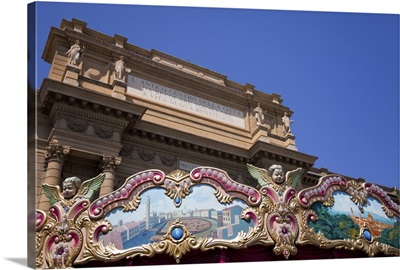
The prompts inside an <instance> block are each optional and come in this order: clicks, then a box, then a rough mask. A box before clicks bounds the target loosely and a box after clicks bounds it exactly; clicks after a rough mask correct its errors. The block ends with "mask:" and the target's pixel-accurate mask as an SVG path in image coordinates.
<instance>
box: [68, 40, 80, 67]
mask: <svg viewBox="0 0 400 270" xmlns="http://www.w3.org/2000/svg"><path fill="white" fill-rule="evenodd" d="M80 43H81V42H80V40H79V39H77V40H76V41H75V44H73V45H72V46H71V48H70V49H69V50H68V51H67V55H68V64H72V65H78V64H79V59H80V56H81V53H82V51H83V49H82V47H81V45H80Z"/></svg>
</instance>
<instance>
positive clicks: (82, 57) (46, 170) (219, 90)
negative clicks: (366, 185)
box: [36, 19, 397, 210]
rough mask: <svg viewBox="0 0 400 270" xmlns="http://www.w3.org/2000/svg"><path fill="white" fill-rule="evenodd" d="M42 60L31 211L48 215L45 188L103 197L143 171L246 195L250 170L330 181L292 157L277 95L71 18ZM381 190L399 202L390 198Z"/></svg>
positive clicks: (56, 31)
mask: <svg viewBox="0 0 400 270" xmlns="http://www.w3.org/2000/svg"><path fill="white" fill-rule="evenodd" d="M42 58H43V59H44V61H46V62H48V63H50V70H49V75H48V78H46V79H44V81H43V82H42V84H41V87H40V89H39V90H38V91H37V109H38V111H37V138H36V143H37V148H36V168H37V169H36V208H37V209H42V210H47V209H48V207H49V200H48V198H47V197H46V196H45V195H44V193H43V191H42V184H43V183H47V184H51V185H60V184H61V182H62V180H63V179H65V178H67V177H70V176H77V177H79V178H81V179H88V178H91V177H93V176H94V175H97V174H98V173H100V172H104V173H105V180H104V183H103V184H102V186H101V189H100V191H99V192H100V195H104V194H107V193H109V192H111V191H113V190H115V189H116V188H118V187H119V186H120V185H121V184H122V183H123V182H124V181H125V179H126V178H127V177H129V176H130V175H132V174H134V173H136V172H139V171H142V170H146V169H149V168H157V169H160V170H163V171H173V170H176V169H181V170H183V171H187V172H189V171H191V169H193V168H195V167H197V166H211V167H217V168H221V169H224V170H225V171H226V172H227V173H228V174H229V175H230V176H231V177H232V179H235V180H236V181H238V182H241V183H245V184H246V185H250V186H256V185H257V181H256V180H254V179H253V178H252V177H251V176H250V175H249V173H248V171H247V167H246V164H247V163H251V164H254V165H255V166H258V167H263V168H268V167H269V166H271V165H272V164H275V163H279V164H282V166H283V168H284V170H285V171H289V170H294V169H296V168H298V167H301V168H303V169H304V171H305V172H306V173H305V177H304V178H303V186H305V187H309V186H312V185H315V184H317V181H318V179H319V178H320V177H321V176H323V175H326V174H328V173H329V172H328V170H326V169H318V168H315V167H313V165H314V162H315V161H316V159H317V157H315V156H312V155H308V154H306V153H302V152H299V151H298V149H297V147H296V143H295V136H294V135H293V134H292V133H291V131H290V123H291V122H292V121H291V120H290V116H291V115H292V114H293V112H292V111H291V110H290V109H289V108H288V107H286V106H285V105H283V103H282V102H283V99H282V98H281V97H280V96H279V95H278V94H275V93H272V94H266V93H264V92H262V91H259V90H257V89H255V87H254V86H253V85H251V84H250V83H247V84H245V85H241V84H239V83H236V82H233V81H230V80H229V79H228V78H227V77H226V76H225V75H222V74H219V73H217V72H214V71H211V70H209V69H206V68H203V67H200V66H197V65H195V64H193V63H189V62H187V61H184V60H181V59H178V58H176V57H174V56H171V55H167V54H165V53H163V52H160V51H157V50H150V51H148V50H145V49H143V48H140V47H137V46H135V45H133V44H130V43H128V42H127V38H125V37H122V36H119V35H114V36H113V37H111V36H107V35H104V34H102V33H99V32H97V31H95V30H93V29H90V28H89V27H87V24H86V23H85V22H82V21H80V20H77V19H73V20H71V21H68V20H63V21H62V22H61V25H60V27H53V28H52V29H50V33H49V36H48V40H47V43H46V46H45V49H44V52H43V55H42ZM359 181H362V180H359ZM385 190H386V191H387V192H388V194H389V195H390V196H391V197H393V199H394V200H397V199H396V196H395V191H394V190H389V189H387V188H385Z"/></svg>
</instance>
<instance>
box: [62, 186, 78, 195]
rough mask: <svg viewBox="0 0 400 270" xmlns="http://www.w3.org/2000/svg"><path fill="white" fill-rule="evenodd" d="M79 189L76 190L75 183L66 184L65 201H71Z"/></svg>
mask: <svg viewBox="0 0 400 270" xmlns="http://www.w3.org/2000/svg"><path fill="white" fill-rule="evenodd" d="M77 191H78V189H77V188H76V186H75V184H74V183H64V184H63V196H64V199H71V198H72V197H74V196H75V194H76V193H77Z"/></svg>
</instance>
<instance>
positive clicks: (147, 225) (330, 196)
mask: <svg viewBox="0 0 400 270" xmlns="http://www.w3.org/2000/svg"><path fill="white" fill-rule="evenodd" d="M297 172H299V170H294V171H292V172H288V173H287V174H286V175H287V177H291V178H289V179H290V181H284V182H282V183H281V184H280V186H279V187H278V186H277V184H276V183H273V182H271V180H269V179H267V178H265V179H267V181H266V182H265V184H263V185H262V186H261V188H260V189H259V190H258V189H255V188H253V187H251V186H247V185H244V184H241V183H239V182H237V181H235V180H234V179H232V178H231V177H230V176H229V175H228V173H227V172H225V171H223V170H221V169H218V168H214V167H198V168H195V169H193V170H192V171H191V172H190V173H187V172H184V171H182V170H175V171H173V172H171V173H169V174H165V173H164V172H162V171H160V170H155V169H151V170H146V171H142V172H139V173H136V174H134V175H132V176H130V177H128V178H127V179H126V181H125V182H124V184H123V185H122V186H121V187H120V188H118V189H117V190H115V191H113V192H111V193H109V194H107V195H105V196H102V197H100V198H98V199H96V200H94V201H93V202H92V203H89V201H87V200H83V201H81V200H77V201H74V202H71V205H70V204H68V206H65V205H63V204H62V203H61V202H60V203H56V204H55V205H53V206H52V208H51V210H50V212H49V214H47V213H45V212H43V211H40V210H38V211H37V215H36V216H37V222H36V225H37V226H36V230H37V243H36V251H37V252H36V265H37V267H39V268H65V267H74V266H78V265H79V266H84V265H86V264H88V263H91V262H102V263H105V264H104V265H105V266H107V263H110V264H112V263H113V262H119V261H124V260H130V259H132V258H135V257H148V258H152V257H154V259H156V257H157V255H158V254H166V255H168V256H171V257H173V259H174V260H175V262H176V263H180V262H181V261H182V259H183V258H184V257H185V256H186V255H187V254H188V253H189V252H191V251H199V252H205V251H209V250H215V249H221V250H222V249H246V248H248V247H250V246H259V245H261V246H269V247H271V248H272V252H273V255H274V256H279V257H281V258H282V259H288V258H289V257H291V256H297V255H298V251H299V250H300V249H301V248H302V246H304V245H313V246H315V248H316V250H318V249H325V250H326V249H345V250H349V251H358V252H362V253H364V254H366V255H367V256H370V257H372V256H399V255H400V249H399V247H398V246H396V243H398V240H399V233H398V226H399V212H400V211H399V209H400V208H399V205H397V204H395V203H394V202H393V201H392V200H391V199H390V197H389V196H387V194H385V192H383V191H382V190H381V189H380V188H379V187H377V186H375V185H372V184H369V183H364V184H359V183H357V182H355V181H347V180H346V179H345V178H344V177H342V176H340V175H327V176H324V177H321V178H320V180H319V183H318V185H316V186H314V187H311V188H307V189H303V190H300V191H298V193H297V191H296V189H295V188H294V187H292V186H291V184H292V183H293V184H294V181H295V180H294V178H293V177H294V176H293V173H297ZM252 175H253V177H257V174H255V173H254V171H253V173H252ZM262 177H266V176H262ZM258 181H259V182H260V180H258ZM142 197H146V198H147V199H146V200H142ZM150 197H151V198H152V199H150ZM154 198H158V200H159V201H154ZM200 198H201V200H202V203H198V204H193V202H194V201H197V200H199V199H200ZM343 200H345V201H347V205H348V207H349V209H351V212H352V213H353V209H352V208H351V206H352V205H354V207H355V209H357V211H359V214H357V215H356V214H354V213H353V214H344V213H339V214H340V215H339V214H336V212H332V213H331V212H330V209H332V208H334V207H335V206H336V203H339V205H346V204H343ZM211 201H213V203H212V204H213V207H210V206H209V202H211ZM214 201H215V202H214ZM151 203H154V204H155V205H160V204H161V205H162V206H163V207H162V208H159V209H162V210H159V211H158V212H156V211H152V210H151ZM187 203H189V204H190V205H189V207H193V208H199V209H196V210H190V211H189V209H187V207H188V204H187ZM202 204H204V206H203V205H202ZM206 204H207V205H208V206H207V207H210V208H209V209H207V208H206V209H205V208H202V207H206V206H205V205H206ZM377 206H381V210H380V211H381V212H382V214H381V215H382V216H380V217H379V219H374V217H373V215H375V212H376V211H379V207H377ZM183 210H185V211H186V210H187V212H185V211H183ZM143 211H144V212H143ZM335 211H340V210H335ZM140 213H142V214H140ZM143 213H144V214H143ZM367 213H368V216H367V217H365V216H364V214H367ZM141 215H142V216H141ZM143 215H144V216H143ZM335 215H338V216H335ZM383 215H385V217H384V216H383ZM118 219H121V221H119V220H118ZM126 219H127V220H126ZM123 220H124V221H123ZM120 222H121V223H120ZM320 222H322V225H321V226H320V225H319V224H320ZM324 222H330V223H332V224H331V225H330V226H334V227H332V228H334V229H333V230H331V231H333V232H335V234H331V233H330V232H331V231H329V230H326V228H327V227H329V226H328V225H324ZM335 222H339V223H337V225H335V224H336V223H335ZM340 222H341V223H340ZM340 224H342V225H340ZM213 226H214V227H213ZM396 226H397V227H396ZM152 228H153V229H152ZM379 228H380V229H379ZM396 228H397V229H396ZM316 230H318V231H316ZM396 230H397V235H396ZM147 234H149V235H148V236H146V235H147ZM340 235H343V236H340ZM393 236H394V237H395V238H393ZM122 237H127V238H124V239H125V240H123V238H122ZM391 237H392V238H391ZM130 239H135V241H136V242H130V241H131V240H130ZM396 239H397V242H396ZM121 241H125V242H124V243H128V242H129V243H130V244H129V245H128V244H127V246H126V247H125V248H124V246H123V245H121ZM143 241H144V242H143ZM381 241H383V242H381ZM397 245H398V244H397ZM227 252H229V251H227ZM317 252H318V251H317Z"/></svg>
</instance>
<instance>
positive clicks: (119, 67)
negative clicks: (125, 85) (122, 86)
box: [114, 55, 131, 80]
mask: <svg viewBox="0 0 400 270" xmlns="http://www.w3.org/2000/svg"><path fill="white" fill-rule="evenodd" d="M124 60H125V57H124V56H122V55H121V56H120V57H119V60H118V61H116V62H115V64H114V66H115V76H116V77H117V79H120V80H122V79H123V78H124V76H125V72H131V70H130V69H129V68H127V67H126V64H125V62H124Z"/></svg>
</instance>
